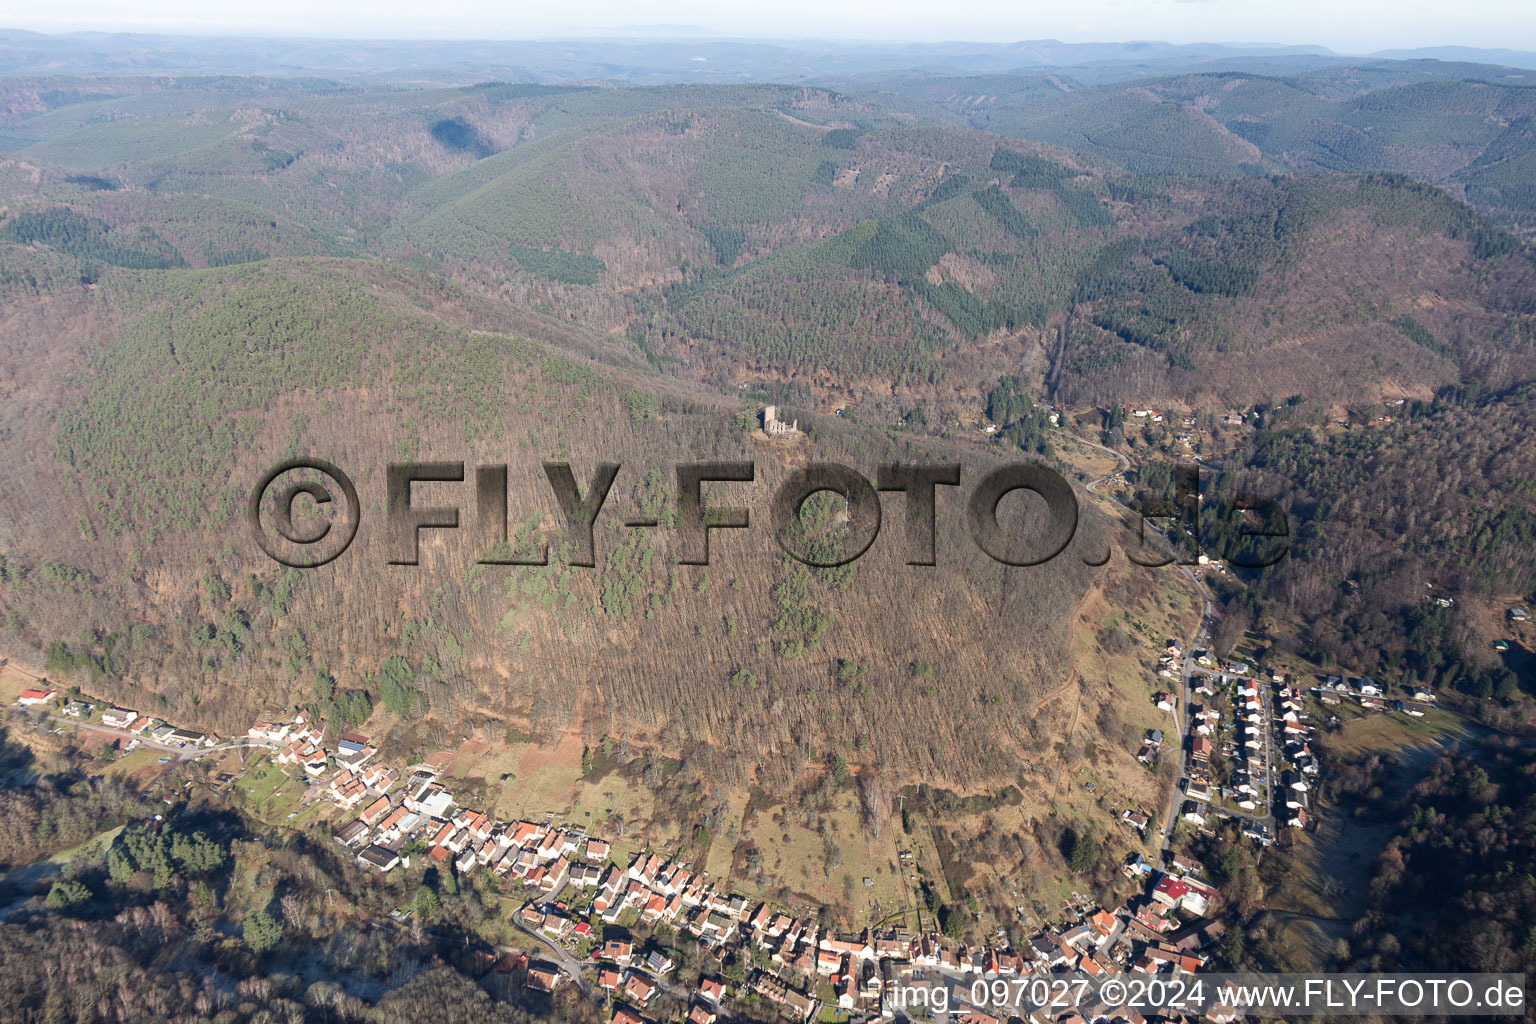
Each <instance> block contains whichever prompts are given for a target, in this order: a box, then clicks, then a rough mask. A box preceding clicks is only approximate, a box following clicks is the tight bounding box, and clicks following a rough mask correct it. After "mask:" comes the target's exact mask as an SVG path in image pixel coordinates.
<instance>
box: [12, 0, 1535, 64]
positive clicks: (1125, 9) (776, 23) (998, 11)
mask: <svg viewBox="0 0 1536 1024" xmlns="http://www.w3.org/2000/svg"><path fill="white" fill-rule="evenodd" d="M9 6H10V10H9V12H8V13H7V12H0V26H4V27H11V28H28V29H34V30H36V31H41V32H59V31H71V30H76V29H102V30H135V31H160V32H177V33H191V34H221V35H222V34H230V33H247V34H262V35H308V36H315V35H322V36H347V37H367V38H381V37H383V38H433V39H488V38H496V39H518V38H536V37H549V36H559V35H565V36H572V35H593V34H599V35H610V34H618V33H622V32H624V31H625V30H626V29H629V28H630V27H632V26H640V25H676V26H694V27H699V28H704V29H707V30H709V31H710V33H711V34H718V35H731V36H768V37H773V38H789V37H795V36H800V37H806V36H819V37H833V38H844V39H850V38H859V39H881V40H891V39H905V40H924V41H939V40H959V39H968V40H982V41H986V42H1011V41H1015V40H1021V39H1043V38H1055V39H1062V40H1066V41H1069V42H1086V41H1093V40H1128V39H1151V40H1168V41H1171V42H1197V41H1200V42H1276V43H1315V44H1320V45H1323V46H1329V47H1332V48H1334V49H1336V50H1341V51H1345V52H1353V53H1359V52H1368V51H1371V50H1379V49H1387V48H1394V47H1412V46H1438V45H1463V46H1483V47H1508V48H1512V49H1528V50H1536V0H1457V2H1454V3H1450V2H1446V0H1436V2H1433V3H1427V2H1423V0H1053V2H1041V0H958V2H947V3H946V2H938V3H936V2H934V0H851V2H850V0H843V2H830V3H829V2H826V0H773V2H769V3H753V4H745V3H729V4H727V3H718V2H717V3H708V2H701V0H661V2H646V3H636V2H634V0H629V2H622V0H580V2H576V3H570V4H559V5H557V4H550V3H548V2H547V0H546V2H541V3H518V2H513V3H488V2H484V0H432V2H430V3H422V2H420V0H254V2H248V3H246V4H243V5H240V4H231V5H229V6H227V7H226V6H224V5H220V4H209V3H208V2H207V0H130V2H127V3H124V2H123V0H56V2H53V3H48V4H44V5H42V6H40V7H39V6H33V5H25V6H23V5H21V4H12V5H9Z"/></svg>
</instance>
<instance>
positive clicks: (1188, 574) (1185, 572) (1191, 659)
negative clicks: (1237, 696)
mask: <svg viewBox="0 0 1536 1024" xmlns="http://www.w3.org/2000/svg"><path fill="white" fill-rule="evenodd" d="M1051 433H1053V434H1059V435H1060V436H1062V437H1064V438H1067V439H1068V440H1070V441H1074V442H1076V443H1077V444H1080V445H1083V446H1084V447H1087V448H1091V449H1093V450H1094V451H1097V452H1101V453H1102V454H1104V455H1108V456H1110V457H1111V458H1113V459H1114V460H1115V463H1116V466H1115V468H1114V469H1113V470H1111V471H1110V472H1108V473H1105V474H1104V475H1103V476H1099V477H1095V478H1094V479H1093V480H1090V481H1088V482H1087V483H1086V484H1084V485H1083V489H1084V490H1086V491H1087V492H1088V493H1090V494H1094V493H1095V492H1096V489H1097V488H1098V487H1099V486H1101V485H1102V484H1104V483H1105V482H1106V481H1108V480H1110V479H1111V478H1112V477H1114V476H1116V475H1118V474H1120V473H1124V472H1125V471H1126V470H1128V469H1130V468H1131V466H1132V465H1133V463H1132V462H1131V460H1130V458H1129V457H1128V456H1126V455H1125V454H1123V453H1121V452H1117V451H1115V450H1114V449H1113V448H1109V447H1107V446H1105V445H1102V444H1099V443H1098V442H1096V441H1090V440H1088V439H1087V438H1084V437H1078V436H1077V435H1076V434H1072V433H1069V432H1067V431H1065V430H1062V429H1061V428H1060V427H1052V428H1051ZM1112 500H1114V502H1115V504H1116V505H1119V506H1120V507H1121V508H1123V509H1126V510H1127V511H1129V512H1131V513H1132V514H1133V515H1140V513H1138V512H1136V510H1135V509H1132V508H1130V506H1128V505H1126V504H1125V503H1124V502H1122V501H1120V500H1118V499H1112ZM1174 567H1175V568H1176V569H1178V571H1179V573H1180V574H1181V575H1182V576H1183V577H1184V578H1185V579H1186V580H1188V581H1189V583H1190V585H1191V586H1193V587H1194V589H1195V593H1197V594H1199V595H1200V626H1199V628H1198V629H1197V630H1196V631H1195V635H1194V636H1193V637H1192V638H1190V640H1189V642H1188V643H1186V644H1185V645H1184V662H1183V665H1182V666H1181V668H1180V672H1179V707H1178V709H1177V710H1176V711H1175V712H1174V734H1175V735H1176V736H1177V737H1178V739H1179V772H1178V777H1179V778H1181V779H1183V778H1187V777H1188V776H1189V749H1188V747H1187V746H1186V745H1185V743H1184V734H1185V731H1186V730H1185V727H1184V726H1185V720H1186V716H1187V715H1188V714H1189V708H1190V695H1191V694H1192V693H1193V692H1194V689H1195V686H1194V678H1195V676H1196V675H1199V674H1201V673H1202V672H1203V671H1204V670H1202V669H1201V668H1200V667H1199V666H1198V665H1197V664H1196V663H1195V655H1194V652H1195V649H1196V648H1197V647H1198V646H1200V645H1202V644H1204V643H1205V642H1206V641H1207V638H1209V636H1210V635H1211V629H1212V627H1214V626H1215V624H1216V606H1215V604H1214V603H1213V602H1212V600H1211V592H1210V590H1209V589H1207V587H1206V585H1205V583H1204V581H1202V580H1201V579H1200V578H1199V577H1198V576H1196V575H1195V573H1194V570H1193V569H1191V568H1190V567H1189V566H1188V565H1185V564H1184V563H1182V562H1178V563H1175V565H1174ZM1265 710H1266V713H1265V719H1266V721H1268V720H1270V716H1269V714H1268V703H1267V697H1266V705H1265ZM1269 731H1270V730H1268V729H1266V730H1265V740H1264V757H1265V778H1266V784H1267V786H1268V787H1269V789H1270V791H1271V792H1273V788H1274V763H1273V750H1274V739H1273V737H1272V736H1270V735H1269ZM1182 795H1183V794H1182V793H1181V792H1180V790H1179V789H1178V787H1177V785H1175V786H1174V787H1173V788H1172V790H1171V791H1170V793H1169V800H1168V808H1167V811H1166V813H1165V814H1164V815H1163V818H1162V820H1163V831H1162V840H1163V845H1162V850H1163V854H1164V855H1165V856H1166V855H1167V854H1168V853H1169V852H1170V851H1171V850H1172V848H1173V831H1174V826H1175V825H1176V824H1177V822H1178V817H1179V805H1180V802H1181V801H1180V797H1181V796H1182ZM1231 813H1234V814H1236V815H1237V816H1238V817H1244V818H1249V819H1250V820H1254V821H1267V822H1269V823H1270V824H1271V826H1273V817H1272V815H1264V816H1261V815H1247V814H1242V813H1241V812H1231Z"/></svg>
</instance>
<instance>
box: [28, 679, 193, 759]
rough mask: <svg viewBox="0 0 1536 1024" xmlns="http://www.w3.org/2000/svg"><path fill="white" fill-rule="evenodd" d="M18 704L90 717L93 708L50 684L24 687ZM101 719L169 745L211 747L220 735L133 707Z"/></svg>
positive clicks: (104, 714) (111, 726) (114, 709)
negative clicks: (68, 698) (67, 698)
mask: <svg viewBox="0 0 1536 1024" xmlns="http://www.w3.org/2000/svg"><path fill="white" fill-rule="evenodd" d="M16 703H17V704H18V705H20V706H21V707H43V706H46V705H49V704H57V705H59V711H60V713H62V714H64V715H66V716H68V717H70V718H79V719H86V718H89V717H90V712H91V709H92V705H91V704H90V703H87V702H86V701H78V700H75V701H65V700H64V699H63V697H61V696H60V694H59V691H58V690H55V689H52V688H49V687H31V688H29V689H26V690H23V691H21V693H20V694H19V695H18V696H17V697H16ZM100 721H101V724H102V725H104V726H106V727H107V728H109V729H117V730H119V731H122V732H126V733H130V734H131V735H134V736H142V737H146V738H148V739H151V740H154V741H155V742H156V743H159V744H160V745H162V746H167V747H181V748H193V747H211V746H214V745H215V744H217V743H218V738H217V737H216V736H214V735H213V734H212V733H204V732H198V731H197V730H195V729H182V728H179V727H177V726H174V725H171V724H170V723H169V722H165V721H161V720H160V719H158V718H152V717H150V716H149V715H141V714H139V713H138V712H137V711H134V710H132V709H131V708H119V707H111V708H107V709H106V710H104V711H103V712H102V713H101V719H100Z"/></svg>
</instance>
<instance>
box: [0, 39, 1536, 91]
mask: <svg viewBox="0 0 1536 1024" xmlns="http://www.w3.org/2000/svg"><path fill="white" fill-rule="evenodd" d="M661 28H665V29H668V30H669V31H668V33H667V36H666V37H660V36H659V35H658V34H657V33H658V31H659V29H646V28H644V27H633V28H629V29H626V30H624V32H625V35H624V36H623V37H614V38H577V39H565V40H505V41H495V40H489V41H487V40H348V39H277V38H241V37H194V36H175V35H146V34H137V33H103V32H76V33H69V34H64V35H45V34H41V33H36V32H25V31H19V30H0V74H10V75H42V74H125V73H126V74H134V73H139V74H171V73H176V74H186V73H198V72H208V73H219V74H265V75H307V74H321V75H327V76H340V77H345V78H349V79H359V78H361V79H370V80H381V79H382V80H386V81H399V82H421V81H431V82H443V83H463V82H469V81H473V80H477V79H483V78H485V77H487V76H495V77H497V78H500V79H505V80H512V81H522V82H541V83H566V82H581V81H613V82H625V83H629V84H660V83H667V82H713V83H740V82H768V81H773V82H810V81H819V80H823V79H829V78H840V77H850V76H858V75H868V74H879V73H889V72H892V71H903V70H914V71H922V72H926V73H931V74H939V75H961V74H964V75H975V74H994V73H1001V72H1009V71H1025V70H1029V71H1050V70H1056V69H1071V70H1072V73H1073V76H1074V77H1075V78H1078V79H1079V80H1081V81H1088V82H1095V83H1096V82H1104V81H1114V80H1120V79H1125V78H1133V77H1139V76H1144V75H1154V74H1156V75H1164V74H1169V73H1172V72H1174V71H1177V70H1196V69H1200V70H1209V69H1211V68H1212V67H1213V66H1216V67H1219V68H1221V69H1229V68H1230V67H1231V65H1232V62H1242V67H1243V69H1245V70H1266V71H1270V72H1276V73H1278V72H1283V71H1302V70H1310V69H1315V68H1320V67H1327V66H1330V65H1335V64H1345V63H1350V62H1357V61H1358V60H1359V59H1360V58H1359V57H1358V56H1354V57H1346V56H1343V55H1340V54H1336V53H1334V52H1332V51H1330V50H1328V49H1327V48H1325V47H1321V46H1283V45H1276V44H1268V43H1259V44H1226V43H1188V44H1174V43H1166V42H1151V41H1131V42H1106V43H1064V42H1060V41H1057V40H1054V39H1044V40H1030V41H1025V42H1015V43H981V42H945V43H879V42H857V41H855V42H848V41H831V40H786V41H777V40H754V39H730V38H704V37H701V36H700V35H698V34H697V33H698V32H699V30H696V29H689V28H684V27H679V26H662V27H661ZM1371 56H1373V57H1376V58H1378V59H1391V60H1423V59H1435V60H1455V61H1467V62H1474V63H1483V64H1493V65H1503V66H1506V67H1515V68H1529V69H1536V54H1533V53H1525V52H1517V51H1513V50H1478V49H1473V48H1469V47H1455V46H1447V47H1433V48H1428V49H1423V50H1394V51H1386V52H1383V53H1379V54H1374V55H1371ZM1254 62H1257V63H1254Z"/></svg>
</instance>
